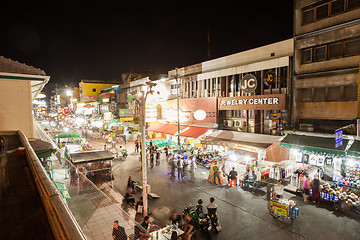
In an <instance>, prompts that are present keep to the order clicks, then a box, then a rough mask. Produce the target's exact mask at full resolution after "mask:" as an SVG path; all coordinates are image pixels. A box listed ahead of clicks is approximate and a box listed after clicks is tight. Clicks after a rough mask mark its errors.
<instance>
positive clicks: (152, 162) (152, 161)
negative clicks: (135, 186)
mask: <svg viewBox="0 0 360 240" xmlns="http://www.w3.org/2000/svg"><path fill="white" fill-rule="evenodd" d="M150 166H151V168H153V167H154V154H153V153H152V151H151V150H150Z"/></svg>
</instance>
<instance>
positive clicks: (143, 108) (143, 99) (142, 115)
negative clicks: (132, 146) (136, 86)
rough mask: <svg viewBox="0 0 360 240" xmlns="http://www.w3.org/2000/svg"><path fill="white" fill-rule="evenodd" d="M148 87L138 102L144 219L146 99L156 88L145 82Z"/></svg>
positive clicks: (145, 199)
mask: <svg viewBox="0 0 360 240" xmlns="http://www.w3.org/2000/svg"><path fill="white" fill-rule="evenodd" d="M146 84H147V85H148V86H149V90H148V91H147V92H146V93H145V91H144V90H141V91H140V92H141V94H140V101H138V103H139V105H140V130H141V159H142V161H141V165H142V178H143V179H142V183H143V207H144V208H143V209H144V217H145V216H146V215H147V209H148V201H147V189H146V187H147V169H146V167H147V166H146V139H145V125H146V99H147V97H148V95H149V94H153V93H154V91H153V90H152V87H155V86H156V83H151V82H146Z"/></svg>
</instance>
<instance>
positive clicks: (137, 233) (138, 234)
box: [134, 216, 150, 239]
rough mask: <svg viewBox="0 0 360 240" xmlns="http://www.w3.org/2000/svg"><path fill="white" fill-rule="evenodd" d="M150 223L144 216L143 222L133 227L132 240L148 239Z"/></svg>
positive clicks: (147, 217)
mask: <svg viewBox="0 0 360 240" xmlns="http://www.w3.org/2000/svg"><path fill="white" fill-rule="evenodd" d="M149 223H150V217H149V216H145V217H144V221H143V222H142V223H141V224H140V225H139V224H136V225H135V227H134V239H148V238H149V237H150V234H149V233H148V228H149Z"/></svg>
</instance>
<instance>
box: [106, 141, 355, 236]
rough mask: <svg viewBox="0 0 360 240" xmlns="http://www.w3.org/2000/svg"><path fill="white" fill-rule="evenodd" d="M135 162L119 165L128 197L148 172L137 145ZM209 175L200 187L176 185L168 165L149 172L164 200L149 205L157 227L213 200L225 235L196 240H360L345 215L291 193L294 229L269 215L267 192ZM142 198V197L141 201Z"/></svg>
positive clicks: (120, 184)
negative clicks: (226, 183)
mask: <svg viewBox="0 0 360 240" xmlns="http://www.w3.org/2000/svg"><path fill="white" fill-rule="evenodd" d="M126 147H127V149H128V152H129V157H128V159H127V160H125V161H118V160H115V161H114V171H113V174H114V177H115V180H114V188H115V189H116V190H117V191H119V192H120V193H121V194H122V195H124V194H125V191H126V184H127V179H128V177H129V176H132V177H133V179H135V180H138V181H139V182H141V179H142V172H141V168H140V162H139V160H138V155H137V154H135V153H134V147H133V143H132V142H130V143H128V144H127V146H126ZM207 173H208V170H207V169H205V168H203V167H202V166H198V168H197V170H196V173H195V178H196V179H195V182H194V183H191V182H190V181H188V180H186V179H185V180H181V181H179V180H177V179H175V180H171V179H170V177H169V176H168V175H167V165H166V161H165V159H162V160H161V164H160V166H159V167H157V166H154V168H152V169H151V168H148V183H149V184H150V186H151V192H154V193H156V194H157V195H159V196H160V199H152V200H149V208H150V211H151V212H152V215H151V216H152V217H153V218H154V219H155V222H156V223H157V224H159V225H161V226H164V225H165V224H166V220H167V219H168V218H169V216H170V214H171V212H172V211H174V210H176V211H177V213H178V214H181V213H182V211H183V209H184V208H185V207H186V206H187V205H189V204H190V203H191V204H193V205H194V204H196V203H197V200H198V199H199V198H202V199H203V201H204V205H206V204H207V203H208V202H209V198H210V197H214V198H215V203H216V204H217V205H218V216H219V219H220V223H221V225H222V231H221V232H220V233H219V234H217V235H216V234H214V233H212V234H211V235H208V236H205V235H203V234H202V233H197V234H196V239H336V240H338V239H359V234H360V229H359V220H358V219H354V217H353V216H348V215H346V214H343V213H341V212H336V211H334V210H333V209H332V207H331V206H329V205H324V204H322V205H320V206H316V205H314V204H305V203H303V201H302V197H301V196H297V195H294V194H290V193H287V192H286V193H285V197H286V198H289V199H293V200H295V201H296V203H297V205H298V207H299V211H300V217H299V219H298V220H296V221H295V222H294V223H291V222H290V220H288V219H285V220H284V221H282V220H279V219H274V218H273V217H272V216H271V215H270V214H269V212H268V210H267V202H266V201H265V200H264V195H265V191H266V189H265V188H261V189H252V190H250V191H244V190H242V189H241V188H240V187H228V186H221V187H220V186H219V187H218V186H216V185H214V184H212V183H209V182H208V181H206V180H203V179H202V177H203V176H204V174H206V176H207ZM140 196H141V193H137V195H136V197H137V199H138V198H140Z"/></svg>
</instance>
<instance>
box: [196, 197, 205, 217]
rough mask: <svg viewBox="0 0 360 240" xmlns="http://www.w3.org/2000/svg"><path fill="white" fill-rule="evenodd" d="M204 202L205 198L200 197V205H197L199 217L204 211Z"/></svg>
mask: <svg viewBox="0 0 360 240" xmlns="http://www.w3.org/2000/svg"><path fill="white" fill-rule="evenodd" d="M202 204H203V200H202V199H201V198H200V199H199V200H198V205H196V213H197V214H198V216H199V217H200V214H203V213H204V210H203V206H202Z"/></svg>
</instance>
